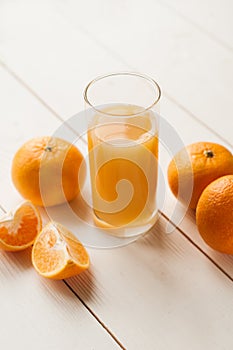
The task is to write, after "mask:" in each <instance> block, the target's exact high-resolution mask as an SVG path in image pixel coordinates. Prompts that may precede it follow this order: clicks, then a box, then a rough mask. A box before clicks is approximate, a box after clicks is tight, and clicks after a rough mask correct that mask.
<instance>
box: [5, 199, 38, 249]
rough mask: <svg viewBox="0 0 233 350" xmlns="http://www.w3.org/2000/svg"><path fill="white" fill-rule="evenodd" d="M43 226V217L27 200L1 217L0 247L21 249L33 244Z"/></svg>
mask: <svg viewBox="0 0 233 350" xmlns="http://www.w3.org/2000/svg"><path fill="white" fill-rule="evenodd" d="M41 227H42V222H41V217H40V213H39V212H38V210H37V209H36V208H35V207H34V205H33V204H32V203H31V202H29V201H27V202H24V203H23V204H21V205H20V206H19V207H18V208H17V209H16V210H15V211H14V212H10V213H8V214H5V215H4V217H2V218H1V219H0V248H1V249H3V250H7V251H19V250H23V249H26V248H28V247H29V246H30V245H32V244H33V242H34V240H35V237H36V236H37V234H38V232H40V230H41Z"/></svg>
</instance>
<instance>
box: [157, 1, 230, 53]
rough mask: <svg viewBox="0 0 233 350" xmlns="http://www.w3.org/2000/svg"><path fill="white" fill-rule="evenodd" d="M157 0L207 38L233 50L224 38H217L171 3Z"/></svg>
mask: <svg viewBox="0 0 233 350" xmlns="http://www.w3.org/2000/svg"><path fill="white" fill-rule="evenodd" d="M157 1H158V2H159V3H160V5H162V6H163V7H166V8H167V9H168V10H170V11H172V12H173V13H174V14H175V15H176V16H178V17H180V18H182V19H184V20H185V21H186V22H188V23H189V24H191V25H192V26H193V27H195V28H196V29H197V30H199V32H201V33H203V34H205V35H206V36H207V37H208V38H210V39H211V40H213V41H215V42H216V43H218V44H219V45H220V46H222V47H224V49H226V50H229V51H230V52H233V48H232V46H230V45H229V44H228V43H227V42H225V41H224V40H222V39H220V38H218V37H217V36H216V35H215V34H213V33H211V32H210V31H208V30H207V29H205V28H204V27H202V26H201V25H200V24H198V23H196V22H195V21H194V20H192V19H191V18H189V17H188V16H186V15H184V14H183V13H181V12H180V11H179V10H177V9H176V8H175V7H174V6H172V5H171V4H169V3H167V2H166V1H164V0H157Z"/></svg>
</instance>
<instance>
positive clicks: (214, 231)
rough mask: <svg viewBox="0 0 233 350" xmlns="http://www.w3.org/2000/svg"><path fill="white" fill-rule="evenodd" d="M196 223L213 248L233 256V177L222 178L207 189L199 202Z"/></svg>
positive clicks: (205, 239)
mask: <svg viewBox="0 0 233 350" xmlns="http://www.w3.org/2000/svg"><path fill="white" fill-rule="evenodd" d="M196 221H197V227H198V230H199V233H200V235H201V236H202V238H203V239H204V241H205V242H206V243H207V244H208V245H209V246H210V247H211V248H213V249H215V250H217V251H219V252H222V253H226V254H233V175H227V176H223V177H220V178H218V179H217V180H215V181H213V182H211V184H209V185H208V186H207V187H206V188H205V190H204V191H203V193H202V195H201V197H200V199H199V201H198V205H197V210H196Z"/></svg>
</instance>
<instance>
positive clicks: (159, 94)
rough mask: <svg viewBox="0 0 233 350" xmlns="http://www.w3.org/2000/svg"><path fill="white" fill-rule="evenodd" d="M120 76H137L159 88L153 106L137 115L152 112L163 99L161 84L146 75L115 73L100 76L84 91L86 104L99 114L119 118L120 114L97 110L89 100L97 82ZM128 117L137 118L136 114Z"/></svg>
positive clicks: (143, 109)
mask: <svg viewBox="0 0 233 350" xmlns="http://www.w3.org/2000/svg"><path fill="white" fill-rule="evenodd" d="M120 75H122V76H124V75H126V76H127V75H128V76H135V77H139V78H142V79H144V80H147V81H148V82H150V83H152V84H153V85H154V87H155V88H157V90H158V97H157V98H156V99H155V101H154V102H153V103H152V104H150V105H149V106H148V107H145V108H144V107H142V111H140V113H136V114H141V113H143V112H146V111H148V110H150V109H151V108H153V107H154V106H155V105H156V104H157V103H158V102H159V100H160V98H161V89H160V86H159V84H158V83H157V82H156V81H155V80H154V79H153V78H151V77H149V76H147V75H145V74H141V73H137V72H115V73H109V74H104V75H100V76H98V77H96V78H94V79H92V80H91V81H90V82H89V83H88V84H87V86H86V87H85V89H84V93H83V96H84V100H85V102H86V103H87V104H88V105H89V106H90V107H91V108H93V109H94V110H95V111H96V112H98V113H102V114H105V115H109V116H118V114H116V113H114V114H113V113H108V112H103V111H101V110H100V109H98V108H96V106H94V105H93V104H92V102H91V101H90V100H89V98H88V90H89V88H90V87H91V86H92V85H93V84H95V83H96V82H98V81H100V80H102V79H105V78H109V77H114V76H120ZM119 116H121V115H119ZM127 116H129V117H130V116H135V113H133V114H129V115H127Z"/></svg>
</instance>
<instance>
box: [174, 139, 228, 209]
mask: <svg viewBox="0 0 233 350" xmlns="http://www.w3.org/2000/svg"><path fill="white" fill-rule="evenodd" d="M229 174H233V156H232V153H231V152H230V151H229V150H228V149H226V148H225V147H224V146H222V145H219V144H217V143H212V142H197V143H193V144H191V145H188V146H187V147H184V148H183V149H182V150H181V151H180V152H178V153H177V154H176V155H175V156H174V158H173V159H172V161H171V162H170V164H169V167H168V183H169V186H170V188H171V191H172V192H173V194H174V195H175V196H176V197H177V198H178V199H179V200H180V201H182V202H183V203H184V204H185V205H187V206H189V207H190V208H192V209H195V208H196V206H197V203H198V200H199V198H200V195H201V194H202V192H203V190H204V189H205V188H206V186H207V185H209V184H210V183H211V182H212V181H214V180H215V179H217V178H219V177H221V176H224V175H229Z"/></svg>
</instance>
